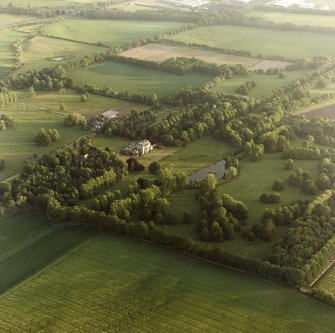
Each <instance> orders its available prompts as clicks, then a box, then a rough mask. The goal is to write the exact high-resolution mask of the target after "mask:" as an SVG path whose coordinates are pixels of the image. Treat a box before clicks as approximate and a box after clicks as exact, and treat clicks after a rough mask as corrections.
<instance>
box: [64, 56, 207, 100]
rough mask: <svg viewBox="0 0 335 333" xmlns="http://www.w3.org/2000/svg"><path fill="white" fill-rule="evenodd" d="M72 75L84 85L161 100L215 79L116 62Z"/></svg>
mask: <svg viewBox="0 0 335 333" xmlns="http://www.w3.org/2000/svg"><path fill="white" fill-rule="evenodd" d="M68 76H69V77H70V78H71V79H73V80H74V81H75V82H78V83H79V84H81V85H83V84H86V83H89V84H94V85H95V86H97V87H99V88H105V87H111V88H112V89H114V90H116V91H118V92H121V91H129V92H130V93H144V94H147V95H149V96H150V95H152V94H153V93H155V94H157V96H159V97H165V96H167V95H170V94H172V93H174V92H176V91H177V90H180V89H182V88H188V87H198V86H200V85H202V84H203V83H204V82H206V81H208V80H209V79H210V78H211V76H209V75H205V74H199V73H190V74H187V75H183V76H179V75H175V74H170V73H166V72H162V71H156V70H151V69H146V68H142V67H137V66H133V65H128V64H122V63H117V62H113V61H109V62H103V63H98V64H94V65H92V66H89V67H87V68H83V69H80V70H78V71H73V72H69V73H68Z"/></svg>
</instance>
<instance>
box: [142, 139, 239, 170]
mask: <svg viewBox="0 0 335 333" xmlns="http://www.w3.org/2000/svg"><path fill="white" fill-rule="evenodd" d="M165 149H166V148H164V149H163V151H164V150H165ZM173 149H174V150H172V151H171V152H170V153H169V154H168V155H167V156H165V157H162V158H161V159H160V160H159V163H160V164H161V165H162V166H163V167H172V168H174V169H175V170H177V171H182V172H185V173H186V174H191V173H193V172H195V171H198V170H200V169H202V168H204V167H206V166H209V165H210V164H212V163H214V162H218V161H220V160H221V159H222V158H224V157H225V156H227V155H229V154H231V153H232V152H233V151H234V148H233V147H231V146H230V145H228V144H227V143H224V142H222V141H220V140H216V139H214V138H213V137H211V136H206V137H203V138H202V139H201V140H195V141H193V142H192V143H189V144H187V146H186V147H183V148H173ZM152 153H153V152H152ZM152 153H150V154H152ZM150 154H149V155H147V156H148V158H150Z"/></svg>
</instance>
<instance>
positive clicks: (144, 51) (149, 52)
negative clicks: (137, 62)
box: [120, 44, 261, 67]
mask: <svg viewBox="0 0 335 333" xmlns="http://www.w3.org/2000/svg"><path fill="white" fill-rule="evenodd" d="M120 55H122V56H124V57H130V58H136V59H143V60H151V61H157V62H163V61H165V60H167V59H170V58H173V57H185V58H192V57H194V58H197V59H201V60H203V61H206V62H208V63H211V64H217V65H223V64H227V65H236V64H241V65H244V66H246V67H250V66H252V65H255V64H257V63H259V62H261V60H260V59H255V58H247V57H239V56H234V55H229V54H223V53H218V52H212V51H206V50H201V49H197V48H191V47H182V46H172V45H164V44H146V45H144V46H141V47H136V48H134V49H130V50H128V51H125V52H123V53H121V54H120Z"/></svg>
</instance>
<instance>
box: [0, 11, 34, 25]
mask: <svg viewBox="0 0 335 333" xmlns="http://www.w3.org/2000/svg"><path fill="white" fill-rule="evenodd" d="M36 18H37V17H36V16H30V15H13V14H7V13H0V28H3V27H5V26H7V25H9V24H15V23H23V22H27V21H28V22H29V21H33V20H35V19H36Z"/></svg>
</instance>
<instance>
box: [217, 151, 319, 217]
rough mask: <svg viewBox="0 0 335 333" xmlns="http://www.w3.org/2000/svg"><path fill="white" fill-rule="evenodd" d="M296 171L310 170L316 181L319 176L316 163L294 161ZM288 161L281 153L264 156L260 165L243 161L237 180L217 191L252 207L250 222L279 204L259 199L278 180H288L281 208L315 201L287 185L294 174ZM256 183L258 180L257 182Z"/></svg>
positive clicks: (298, 189)
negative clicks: (299, 201) (266, 202)
mask: <svg viewBox="0 0 335 333" xmlns="http://www.w3.org/2000/svg"><path fill="white" fill-rule="evenodd" d="M294 163H295V167H296V168H302V169H303V170H306V171H309V172H310V174H311V176H312V179H313V181H315V180H316V177H317V176H318V174H319V170H318V165H319V163H318V162H317V161H308V160H304V161H295V162H294ZM284 164H285V160H283V159H281V158H280V153H274V154H265V155H264V156H263V158H262V159H261V160H260V161H258V162H252V161H249V160H242V161H241V163H240V172H239V175H238V177H237V178H236V179H235V180H233V181H230V182H228V183H226V184H222V185H220V186H219V187H218V189H219V190H220V191H222V192H224V193H228V194H230V195H232V196H233V197H234V198H235V199H238V200H241V201H243V202H244V203H245V204H246V205H247V206H248V208H249V212H250V214H249V216H250V218H249V219H250V221H251V222H258V221H259V219H260V216H261V215H262V213H263V211H264V209H265V208H273V207H276V206H278V204H263V203H262V202H260V200H259V197H260V195H261V194H262V193H263V192H271V191H272V184H273V182H274V180H275V179H282V180H284V181H285V190H284V191H281V192H280V194H281V203H280V204H279V205H280V206H285V205H288V204H290V203H291V202H293V201H295V200H297V199H298V198H299V199H303V200H304V199H313V196H312V195H307V194H304V193H303V192H302V191H301V190H300V188H297V187H293V186H290V185H289V184H288V182H287V179H288V176H289V175H290V173H291V171H289V170H286V169H285V168H284ZM255 180H257V181H255Z"/></svg>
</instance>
